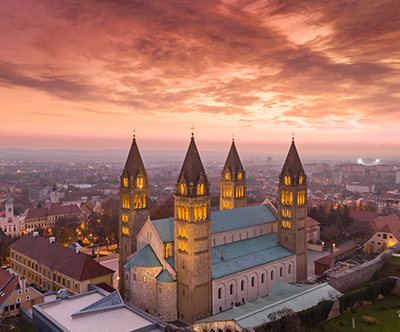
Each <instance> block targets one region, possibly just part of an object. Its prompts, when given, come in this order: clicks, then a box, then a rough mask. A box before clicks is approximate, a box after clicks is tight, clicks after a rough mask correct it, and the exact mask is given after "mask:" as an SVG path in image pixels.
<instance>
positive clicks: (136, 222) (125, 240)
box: [119, 136, 150, 295]
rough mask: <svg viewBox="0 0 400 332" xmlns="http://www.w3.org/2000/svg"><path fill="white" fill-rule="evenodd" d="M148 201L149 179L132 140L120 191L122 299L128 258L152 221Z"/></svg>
mask: <svg viewBox="0 0 400 332" xmlns="http://www.w3.org/2000/svg"><path fill="white" fill-rule="evenodd" d="M149 197H150V188H149V177H148V176H147V173H146V170H145V168H144V165H143V161H142V158H141V156H140V153H139V148H138V146H137V143H136V138H135V136H133V141H132V146H131V149H130V151H129V155H128V158H127V160H126V164H125V167H124V171H123V172H122V175H121V182H120V188H119V198H120V209H119V243H120V246H119V250H120V255H119V290H120V292H121V294H122V295H124V294H125V273H124V265H125V264H126V263H127V256H128V255H130V254H131V253H132V252H134V251H136V250H137V247H136V245H137V243H136V236H137V234H138V233H139V231H140V229H141V228H142V226H143V225H144V223H145V222H146V220H147V219H148V218H149V217H150V209H149V206H148V202H149Z"/></svg>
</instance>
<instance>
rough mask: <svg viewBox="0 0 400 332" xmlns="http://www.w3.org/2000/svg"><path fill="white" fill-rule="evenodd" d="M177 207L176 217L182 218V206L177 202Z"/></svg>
mask: <svg viewBox="0 0 400 332" xmlns="http://www.w3.org/2000/svg"><path fill="white" fill-rule="evenodd" d="M177 209H178V219H182V208H181V206H180V205H179V204H178V206H177Z"/></svg>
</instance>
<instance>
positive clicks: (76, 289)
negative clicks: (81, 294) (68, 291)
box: [75, 284, 78, 292]
mask: <svg viewBox="0 0 400 332" xmlns="http://www.w3.org/2000/svg"><path fill="white" fill-rule="evenodd" d="M77 291H78V284H75V292H77Z"/></svg>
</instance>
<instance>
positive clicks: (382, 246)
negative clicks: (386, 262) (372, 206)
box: [364, 218, 400, 253]
mask: <svg viewBox="0 0 400 332" xmlns="http://www.w3.org/2000/svg"><path fill="white" fill-rule="evenodd" d="M382 219H383V218H382ZM385 221H387V222H386V223H385V222H381V223H379V224H378V225H379V226H380V228H379V230H378V231H377V232H376V233H375V234H374V235H373V236H372V237H371V238H370V239H369V240H368V241H367V242H365V244H364V251H366V252H368V251H371V252H373V253H380V252H382V251H384V250H386V249H388V248H389V247H391V246H392V245H394V244H396V243H397V242H399V241H400V220H399V219H398V218H397V220H394V221H390V219H386V220H385ZM369 248H370V250H369Z"/></svg>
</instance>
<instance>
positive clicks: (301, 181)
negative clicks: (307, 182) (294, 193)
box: [299, 176, 303, 184]
mask: <svg viewBox="0 0 400 332" xmlns="http://www.w3.org/2000/svg"><path fill="white" fill-rule="evenodd" d="M299 184H303V177H302V176H300V177H299Z"/></svg>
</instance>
